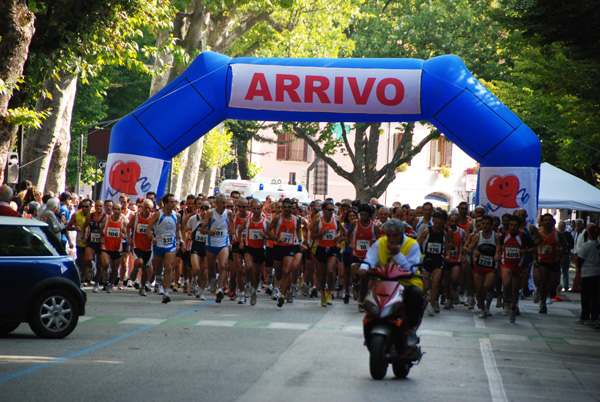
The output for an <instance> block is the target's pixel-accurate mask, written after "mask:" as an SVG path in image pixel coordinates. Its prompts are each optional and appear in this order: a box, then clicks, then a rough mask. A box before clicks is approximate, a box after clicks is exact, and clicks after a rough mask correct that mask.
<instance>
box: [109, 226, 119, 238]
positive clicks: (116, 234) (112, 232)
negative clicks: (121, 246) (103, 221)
mask: <svg viewBox="0 0 600 402" xmlns="http://www.w3.org/2000/svg"><path fill="white" fill-rule="evenodd" d="M106 237H121V229H119V228H108V230H107V231H106Z"/></svg>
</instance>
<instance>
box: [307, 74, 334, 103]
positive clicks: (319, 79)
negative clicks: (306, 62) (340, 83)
mask: <svg viewBox="0 0 600 402" xmlns="http://www.w3.org/2000/svg"><path fill="white" fill-rule="evenodd" d="M316 83H319V85H317V86H315V84H316ZM328 88H329V79H328V78H327V77H323V76H320V75H307V76H306V84H305V85H304V102H306V103H313V95H317V97H318V98H319V101H321V103H331V101H330V100H329V97H328V96H327V94H326V93H325V91H326V90H327V89H328Z"/></svg>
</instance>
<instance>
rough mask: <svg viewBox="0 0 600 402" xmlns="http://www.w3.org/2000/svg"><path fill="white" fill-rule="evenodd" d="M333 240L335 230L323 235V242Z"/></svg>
mask: <svg viewBox="0 0 600 402" xmlns="http://www.w3.org/2000/svg"><path fill="white" fill-rule="evenodd" d="M333 239H335V230H330V231H329V232H327V233H325V235H324V236H323V240H333Z"/></svg>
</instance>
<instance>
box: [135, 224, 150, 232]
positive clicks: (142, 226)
mask: <svg viewBox="0 0 600 402" xmlns="http://www.w3.org/2000/svg"><path fill="white" fill-rule="evenodd" d="M147 229H148V225H145V224H139V225H137V232H138V233H140V234H146V230H147Z"/></svg>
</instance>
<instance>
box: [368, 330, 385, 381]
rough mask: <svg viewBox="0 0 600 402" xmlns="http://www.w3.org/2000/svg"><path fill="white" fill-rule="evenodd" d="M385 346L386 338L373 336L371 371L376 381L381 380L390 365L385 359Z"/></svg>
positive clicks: (370, 359) (377, 335)
mask: <svg viewBox="0 0 600 402" xmlns="http://www.w3.org/2000/svg"><path fill="white" fill-rule="evenodd" d="M385 344H386V338H385V336H383V335H379V334H374V335H372V336H371V347H370V348H369V350H370V352H371V355H370V358H369V370H370V371H371V377H373V379H374V380H381V379H382V378H383V377H385V373H386V372H387V366H388V363H387V361H386V359H385V354H386V353H385Z"/></svg>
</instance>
